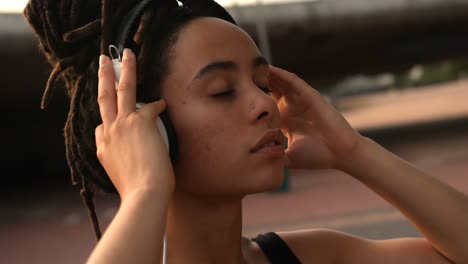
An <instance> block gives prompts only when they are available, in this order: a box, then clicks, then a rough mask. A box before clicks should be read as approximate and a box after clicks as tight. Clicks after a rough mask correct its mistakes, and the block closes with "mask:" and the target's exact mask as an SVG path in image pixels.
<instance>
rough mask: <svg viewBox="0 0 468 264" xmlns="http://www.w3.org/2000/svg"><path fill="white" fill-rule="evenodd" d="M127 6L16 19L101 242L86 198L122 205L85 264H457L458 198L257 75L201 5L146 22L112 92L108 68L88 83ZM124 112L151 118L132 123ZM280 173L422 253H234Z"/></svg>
mask: <svg viewBox="0 0 468 264" xmlns="http://www.w3.org/2000/svg"><path fill="white" fill-rule="evenodd" d="M136 2H138V1H123V2H119V1H115V2H112V1H106V2H104V4H103V8H102V16H101V6H100V3H97V2H96V1H83V0H81V1H77V0H76V1H61V2H55V1H36V0H34V1H33V0H32V1H30V2H29V4H28V6H27V7H26V9H25V16H26V17H27V18H28V21H29V22H30V23H31V25H32V27H33V28H34V29H35V31H36V33H37V35H38V36H39V39H40V41H41V47H42V48H43V51H44V52H45V54H46V55H47V56H48V59H49V61H50V62H51V63H52V64H53V65H55V68H54V70H53V71H52V74H51V77H50V79H49V82H48V87H47V90H46V93H45V96H44V100H43V107H45V106H46V105H47V102H48V98H49V96H50V94H51V91H52V87H53V84H54V82H55V79H57V77H61V78H62V79H63V80H64V81H65V84H66V88H67V89H68V92H69V94H70V97H71V103H70V112H69V117H68V119H67V123H66V126H65V132H66V133H65V139H66V145H67V159H68V161H69V165H70V168H71V173H72V177H73V180H74V181H75V182H77V180H78V178H80V179H81V184H82V187H83V189H82V196H83V198H84V200H85V201H86V204H87V205H88V207H89V208H90V212H91V217H92V218H93V223H95V229H96V230H97V235H98V237H99V236H100V233H99V227H98V226H97V221H96V216H95V214H94V210H93V204H92V198H93V193H94V192H95V191H98V190H103V191H107V192H116V193H118V195H119V196H120V198H121V205H120V208H119V211H118V212H117V214H116V216H115V218H114V219H113V221H112V222H111V224H110V225H109V227H108V228H107V230H106V232H105V233H104V235H103V236H102V238H101V239H100V241H99V243H98V244H97V246H96V248H95V249H94V250H93V252H92V254H91V256H90V257H89V259H88V262H89V263H158V262H160V261H161V259H162V257H163V256H162V255H163V254H162V252H163V250H162V247H163V237H164V234H165V235H166V237H167V245H166V246H167V247H166V248H167V251H166V254H165V256H164V258H165V261H166V263H376V262H378V263H453V262H454V263H468V251H467V250H466V244H467V242H468V210H466V209H467V206H468V199H467V197H466V196H465V195H464V194H462V193H460V192H457V191H456V190H454V189H452V188H450V187H449V186H447V185H445V184H443V183H441V182H439V181H437V180H436V179H434V178H433V177H431V176H429V175H427V174H425V173H424V172H422V171H419V170H418V169H416V168H415V167H413V166H412V165H411V164H408V163H407V162H405V161H403V160H401V159H400V158H399V157H397V156H395V155H393V154H392V153H390V152H389V151H387V150H385V149H384V148H382V147H381V146H379V145H378V144H377V143H376V142H374V141H372V140H371V139H369V138H366V137H363V136H361V135H360V134H358V133H357V132H356V131H355V130H353V129H352V127H351V126H350V125H349V124H348V123H347V122H346V120H345V119H344V118H343V117H342V116H341V115H340V114H339V113H338V112H337V111H335V110H334V109H333V107H331V106H330V105H329V104H328V103H327V102H326V101H325V100H324V99H323V98H322V97H321V96H320V94H319V93H318V92H317V91H315V90H314V89H312V88H311V87H309V86H308V85H307V84H306V83H305V82H304V81H303V80H301V79H300V78H299V77H297V76H295V75H294V74H292V73H289V72H287V71H285V70H282V69H279V68H276V67H274V66H271V65H269V64H268V62H267V61H266V60H265V59H264V58H263V57H262V56H261V54H260V52H259V50H258V49H257V47H256V45H255V43H254V42H253V41H252V39H251V38H250V37H249V36H248V35H247V34H246V33H245V32H244V31H243V30H242V29H240V28H239V27H237V26H236V25H235V24H234V22H233V20H232V18H230V16H229V15H227V13H225V11H224V9H222V8H221V7H220V6H218V5H216V4H215V3H214V2H211V1H201V0H200V1H182V2H183V6H179V5H178V4H177V3H176V2H172V1H169V0H168V1H163V2H158V1H154V3H153V4H152V5H150V6H149V7H147V10H146V11H145V15H143V16H142V18H141V20H140V22H139V27H138V31H137V32H136V33H135V34H134V40H135V43H136V44H138V45H137V47H134V49H135V50H136V53H138V54H135V53H133V52H132V51H130V50H129V49H126V50H125V51H124V54H123V65H122V77H121V79H120V82H119V84H118V88H117V91H115V84H114V83H115V82H114V72H113V67H112V62H111V61H110V59H109V58H108V56H106V55H101V56H100V66H99V72H98V65H97V58H98V47H99V45H101V53H102V54H105V53H106V49H107V47H108V45H109V44H110V43H109V39H112V37H111V35H112V34H113V33H112V30H111V29H112V28H115V27H113V26H112V21H118V19H117V18H119V17H122V14H124V13H125V10H129V9H130V8H131V7H132V6H133V5H135V3H136ZM44 11H46V12H44ZM101 25H103V26H102V27H101ZM106 25H107V26H106ZM101 28H102V30H101ZM110 28H111V29H110ZM137 65H138V67H137ZM98 76H99V78H98ZM137 85H138V87H139V89H138V91H137V89H136V87H137ZM159 97H161V98H163V99H161V100H157V101H154V100H155V99H157V98H159ZM137 101H144V102H151V101H154V102H152V103H148V104H147V105H145V106H143V107H142V108H141V109H140V110H139V111H136V110H135V103H136V102H137ZM164 110H167V111H168V113H169V115H170V117H171V120H172V124H173V126H174V128H175V130H176V133H177V141H178V156H177V158H176V159H174V160H173V161H172V162H171V159H170V157H169V155H168V152H167V150H166V147H165V145H164V143H163V141H162V139H161V135H160V133H159V131H158V129H157V126H156V122H155V120H156V117H157V116H158V115H159V114H160V113H162V112H163V111H164ZM283 133H284V134H285V136H286V137H287V138H288V146H289V147H288V148H287V149H286V150H283V147H282V145H281V144H282V139H283ZM101 165H102V166H101ZM285 166H288V167H290V168H301V169H338V170H341V171H343V172H345V173H347V174H349V175H350V176H352V177H354V178H356V179H357V180H359V181H361V182H362V183H363V184H365V185H366V186H368V187H369V188H370V189H372V190H373V191H375V192H376V193H378V194H379V195H381V196H382V197H383V198H385V199H386V200H387V201H389V202H390V203H391V204H393V205H394V206H395V207H396V208H398V209H399V210H400V211H401V212H402V213H404V214H405V215H406V216H407V217H408V218H409V220H411V221H412V222H413V223H414V224H415V225H416V226H417V227H418V229H419V230H420V231H421V233H422V234H423V235H424V236H425V237H424V238H402V239H392V240H383V241H372V240H368V239H365V238H360V237H356V236H353V235H349V234H345V233H341V232H337V231H332V230H320V229H318V230H317V229H312V230H299V231H296V232H280V233H277V234H278V235H279V236H275V235H274V234H270V235H269V236H267V237H259V238H258V239H256V240H254V241H253V240H250V239H248V238H243V237H242V222H241V221H242V198H243V197H245V196H246V195H248V194H251V193H258V192H264V191H268V190H272V189H275V188H277V187H279V186H280V185H281V183H282V180H283V178H282V177H283V168H284V167H285ZM114 187H115V188H114ZM311 210H313V209H312V208H311ZM272 244H273V245H272ZM271 246H273V248H272V247H271Z"/></svg>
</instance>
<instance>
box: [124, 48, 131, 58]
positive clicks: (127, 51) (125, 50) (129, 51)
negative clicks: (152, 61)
mask: <svg viewBox="0 0 468 264" xmlns="http://www.w3.org/2000/svg"><path fill="white" fill-rule="evenodd" d="M132 54H133V52H132V50H131V49H129V48H125V49H124V51H123V57H124V58H125V57H130V56H131V55H132Z"/></svg>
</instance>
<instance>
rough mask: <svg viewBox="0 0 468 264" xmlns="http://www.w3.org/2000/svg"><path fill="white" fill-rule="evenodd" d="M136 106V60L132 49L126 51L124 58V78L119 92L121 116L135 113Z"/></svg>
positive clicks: (120, 83)
mask: <svg viewBox="0 0 468 264" xmlns="http://www.w3.org/2000/svg"><path fill="white" fill-rule="evenodd" d="M135 105H136V59H135V54H134V53H133V52H131V51H130V49H125V50H124V52H123V58H122V76H121V78H120V82H119V86H118V90H117V109H118V115H119V116H127V115H129V114H130V113H132V112H135V109H136V108H135Z"/></svg>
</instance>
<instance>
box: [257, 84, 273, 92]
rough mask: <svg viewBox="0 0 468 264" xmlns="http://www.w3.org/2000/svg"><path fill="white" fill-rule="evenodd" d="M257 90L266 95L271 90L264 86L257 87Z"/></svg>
mask: <svg viewBox="0 0 468 264" xmlns="http://www.w3.org/2000/svg"><path fill="white" fill-rule="evenodd" d="M258 88H260V90H262V91H263V92H264V93H266V94H270V93H271V92H272V91H271V89H270V88H268V87H266V86H259V87H258Z"/></svg>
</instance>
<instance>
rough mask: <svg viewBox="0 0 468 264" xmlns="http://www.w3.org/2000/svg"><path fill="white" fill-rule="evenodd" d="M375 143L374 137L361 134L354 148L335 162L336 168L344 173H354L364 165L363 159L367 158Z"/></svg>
mask: <svg viewBox="0 0 468 264" xmlns="http://www.w3.org/2000/svg"><path fill="white" fill-rule="evenodd" d="M373 143H375V142H374V141H373V140H372V139H370V138H368V137H365V136H359V140H358V142H357V143H356V145H355V146H354V148H353V149H352V150H351V151H350V152H349V153H348V154H347V155H346V156H342V157H341V158H340V159H339V160H338V162H337V163H336V164H335V166H334V167H335V169H338V170H340V171H342V172H344V173H347V174H350V175H353V173H354V171H356V168H357V167H359V166H361V165H362V161H363V160H364V159H366V155H367V154H368V153H369V152H370V148H372V144H373Z"/></svg>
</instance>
